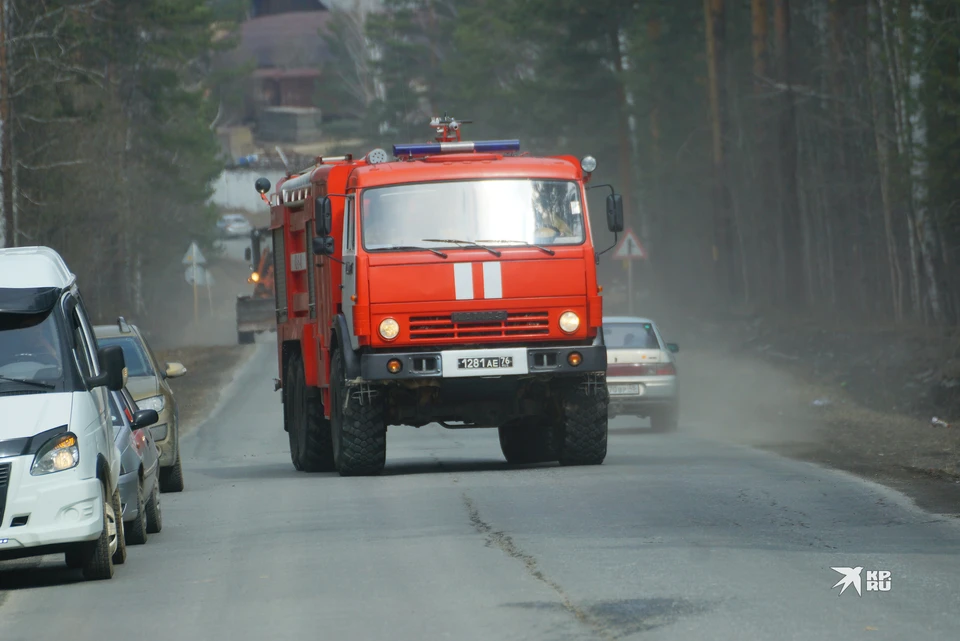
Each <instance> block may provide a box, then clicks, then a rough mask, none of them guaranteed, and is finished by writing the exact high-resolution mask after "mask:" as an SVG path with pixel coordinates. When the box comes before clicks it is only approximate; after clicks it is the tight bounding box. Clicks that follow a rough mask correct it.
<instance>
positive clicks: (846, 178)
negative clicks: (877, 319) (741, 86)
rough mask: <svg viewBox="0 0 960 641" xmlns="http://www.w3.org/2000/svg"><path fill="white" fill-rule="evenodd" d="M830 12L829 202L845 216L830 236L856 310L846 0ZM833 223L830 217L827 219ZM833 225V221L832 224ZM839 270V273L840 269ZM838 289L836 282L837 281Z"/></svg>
mask: <svg viewBox="0 0 960 641" xmlns="http://www.w3.org/2000/svg"><path fill="white" fill-rule="evenodd" d="M829 2H830V4H829V9H828V13H827V43H826V50H827V58H828V64H827V69H828V72H829V81H830V94H831V96H832V97H833V101H832V103H831V104H830V105H828V109H829V110H830V114H831V116H832V118H833V127H834V132H835V135H836V136H837V139H836V156H835V158H833V159H831V160H833V161H834V162H835V167H836V175H835V176H834V177H833V178H834V180H833V182H834V183H836V184H838V185H839V187H838V188H837V189H836V190H833V191H832V193H830V194H828V195H829V196H832V198H831V201H830V205H832V208H833V209H834V210H835V211H837V212H842V216H839V217H837V219H838V220H839V221H842V222H840V224H838V225H836V238H835V240H834V239H831V247H830V252H831V255H834V256H837V258H838V262H839V264H840V268H839V270H833V271H831V277H832V278H833V279H834V281H839V283H838V284H839V286H840V289H841V291H842V292H843V293H844V296H843V299H846V298H848V297H849V299H851V300H850V302H849V303H848V304H850V303H853V302H854V301H855V302H856V305H855V308H856V309H857V311H863V309H864V306H865V305H866V292H865V291H864V288H863V287H861V286H860V283H861V282H862V276H863V266H862V265H861V264H860V254H859V252H858V251H856V247H857V246H858V243H860V242H862V241H861V239H862V233H861V230H860V229H859V215H858V212H857V211H856V209H855V207H854V202H855V201H854V199H853V198H852V196H853V194H852V193H851V190H852V189H853V187H852V185H853V183H854V181H853V180H851V173H852V172H851V171H850V166H849V162H848V159H847V136H845V135H844V133H843V132H844V121H845V120H846V114H845V113H844V108H845V107H844V105H845V104H846V101H845V97H846V95H847V92H846V91H845V88H844V87H845V85H844V73H843V70H844V59H843V16H844V10H843V6H845V4H844V3H842V2H841V0H829ZM827 224H828V225H830V220H828V221H827ZM831 227H832V225H831ZM837 271H839V273H837ZM834 289H836V284H835V285H834Z"/></svg>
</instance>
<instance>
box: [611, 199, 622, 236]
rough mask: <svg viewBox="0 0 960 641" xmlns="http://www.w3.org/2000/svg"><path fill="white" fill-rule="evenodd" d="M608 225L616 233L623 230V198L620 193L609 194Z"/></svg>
mask: <svg viewBox="0 0 960 641" xmlns="http://www.w3.org/2000/svg"><path fill="white" fill-rule="evenodd" d="M607 227H609V228H610V231H612V232H614V233H618V232H621V231H623V198H622V197H621V196H620V194H610V195H609V196H607Z"/></svg>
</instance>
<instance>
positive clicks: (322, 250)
mask: <svg viewBox="0 0 960 641" xmlns="http://www.w3.org/2000/svg"><path fill="white" fill-rule="evenodd" d="M333 251H334V243H333V236H314V237H313V253H314V254H315V255H317V256H332V255H333Z"/></svg>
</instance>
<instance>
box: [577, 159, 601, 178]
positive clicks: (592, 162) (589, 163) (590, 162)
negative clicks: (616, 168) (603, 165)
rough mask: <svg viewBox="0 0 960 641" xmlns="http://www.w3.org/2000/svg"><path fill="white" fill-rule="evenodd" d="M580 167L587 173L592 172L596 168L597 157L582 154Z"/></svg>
mask: <svg viewBox="0 0 960 641" xmlns="http://www.w3.org/2000/svg"><path fill="white" fill-rule="evenodd" d="M580 169H582V170H584V171H585V172H586V173H588V174H592V173H593V172H594V171H596V170H597V159H596V158H594V157H593V156H584V157H583V158H581V159H580Z"/></svg>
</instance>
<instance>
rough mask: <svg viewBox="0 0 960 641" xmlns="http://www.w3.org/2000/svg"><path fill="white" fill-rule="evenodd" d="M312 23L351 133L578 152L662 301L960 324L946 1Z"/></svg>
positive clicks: (529, 8) (959, 40)
mask: <svg viewBox="0 0 960 641" xmlns="http://www.w3.org/2000/svg"><path fill="white" fill-rule="evenodd" d="M327 37H328V38H329V39H330V42H331V47H332V50H334V51H335V52H336V53H337V58H338V60H339V63H338V70H337V71H338V73H337V78H336V81H335V82H333V83H331V84H332V85H333V86H324V87H323V89H322V95H321V96H319V99H320V100H321V102H323V101H325V104H326V108H327V111H328V112H332V113H337V114H340V115H342V116H343V120H342V123H340V124H338V130H340V131H343V132H345V135H348V136H349V137H352V138H355V137H357V136H359V137H360V138H361V139H363V140H364V141H365V142H366V144H369V145H384V146H387V145H389V144H391V143H392V142H397V141H403V140H407V139H410V140H424V139H429V138H430V130H429V129H428V128H427V127H426V123H427V122H428V119H429V116H430V115H434V114H441V113H443V112H447V113H449V114H451V115H455V116H456V117H458V118H462V119H470V120H473V121H474V122H473V124H472V125H470V137H473V138H477V139H482V138H491V137H493V138H512V137H519V138H521V139H522V141H523V144H524V148H525V149H527V150H530V151H533V152H538V153H573V154H576V155H582V154H587V153H590V154H593V155H595V156H596V157H597V158H598V160H599V161H600V169H598V172H597V176H596V180H597V181H598V182H611V183H614V184H615V185H616V186H617V189H618V191H621V192H623V194H624V202H625V205H626V210H627V212H628V219H629V224H630V226H632V227H633V228H634V229H635V230H637V232H638V234H639V235H640V237H641V238H642V241H643V243H644V245H645V247H646V249H647V252H648V254H649V260H648V261H646V262H645V264H644V269H643V283H644V285H643V286H645V287H648V288H649V289H650V290H651V291H653V292H655V296H657V297H658V298H660V299H663V300H668V301H670V302H671V303H674V304H677V305H681V306H683V307H685V308H688V309H697V308H702V309H716V308H717V307H718V306H719V307H720V308H730V307H743V306H749V307H751V308H754V309H766V310H778V311H780V312H783V313H789V314H802V315H810V316H816V317H827V318H842V319H845V320H846V321H847V322H881V323H888V324H917V325H919V324H927V325H955V324H957V323H958V321H960V0H842V1H841V0H741V1H740V2H733V1H732V0H703V1H702V2H696V1H692V0H686V1H681V2H677V1H676V0H645V1H643V2H639V1H636V2H631V1H627V0H592V1H591V2H584V1H583V0H385V2H384V11H382V12H380V13H376V14H371V15H369V16H368V17H367V19H366V20H362V19H361V17H360V16H359V15H358V14H356V13H351V12H339V13H338V15H337V16H336V18H335V20H334V21H333V26H332V27H331V28H330V30H329V33H328V34H327ZM387 148H389V147H387ZM601 203H602V201H598V202H597V203H595V204H594V205H593V214H594V217H595V218H596V220H595V223H600V217H599V216H597V214H598V213H600V210H601V206H600V205H601ZM594 228H595V236H597V244H598V245H602V244H603V243H605V242H607V240H608V239H607V237H606V236H607V234H606V230H605V229H603V228H602V226H601V225H600V224H595V225H594ZM597 228H600V229H601V231H596V229H597ZM609 240H610V241H612V238H610V239H609ZM604 268H605V273H606V278H607V279H611V278H614V279H615V278H618V277H619V276H620V275H622V270H621V269H620V265H619V264H613V263H611V261H606V262H605V264H604Z"/></svg>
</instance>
